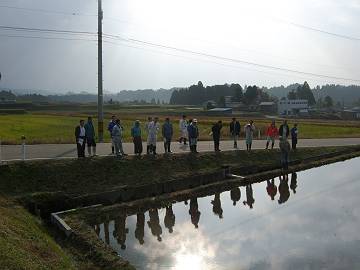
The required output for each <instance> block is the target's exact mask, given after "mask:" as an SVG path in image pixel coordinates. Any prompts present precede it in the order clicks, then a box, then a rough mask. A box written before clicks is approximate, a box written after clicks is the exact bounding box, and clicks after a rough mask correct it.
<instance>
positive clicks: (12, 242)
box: [0, 195, 76, 270]
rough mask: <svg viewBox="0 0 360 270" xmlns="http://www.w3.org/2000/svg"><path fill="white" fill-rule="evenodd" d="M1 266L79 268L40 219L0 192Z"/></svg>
mask: <svg viewBox="0 0 360 270" xmlns="http://www.w3.org/2000/svg"><path fill="white" fill-rule="evenodd" d="M0 216H1V218H0V268H1V269H9V270H10V269H14V270H18V269H44V270H45V269H76V267H75V266H74V265H73V264H72V261H71V258H70V257H69V256H68V255H66V254H65V253H64V251H63V250H62V249H61V248H60V246H59V245H58V244H56V243H55V241H54V239H53V238H51V237H50V236H49V235H48V233H47V231H46V230H45V229H44V227H43V226H42V225H41V223H40V221H39V220H37V219H36V218H35V217H33V216H32V215H31V214H30V213H29V212H27V211H26V210H25V209H24V208H22V207H21V206H19V205H18V204H17V203H15V202H14V201H13V200H11V199H7V198H6V197H3V196H1V195H0Z"/></svg>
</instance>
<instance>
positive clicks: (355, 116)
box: [341, 107, 360, 120]
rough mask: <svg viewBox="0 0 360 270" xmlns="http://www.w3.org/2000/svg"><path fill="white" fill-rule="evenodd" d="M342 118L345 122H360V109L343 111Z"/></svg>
mask: <svg viewBox="0 0 360 270" xmlns="http://www.w3.org/2000/svg"><path fill="white" fill-rule="evenodd" d="M341 118H342V119H345V120H360V107H355V108H352V109H350V110H343V111H342V112H341Z"/></svg>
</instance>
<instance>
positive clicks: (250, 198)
mask: <svg viewBox="0 0 360 270" xmlns="http://www.w3.org/2000/svg"><path fill="white" fill-rule="evenodd" d="M243 203H244V205H248V206H249V207H250V209H252V208H253V204H254V203H255V199H254V193H253V189H252V186H251V185H247V186H246V201H244V202H243Z"/></svg>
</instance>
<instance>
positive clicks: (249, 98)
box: [244, 85, 258, 105]
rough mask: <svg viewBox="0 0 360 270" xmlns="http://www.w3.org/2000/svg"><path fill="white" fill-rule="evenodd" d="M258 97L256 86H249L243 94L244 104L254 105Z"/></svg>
mask: <svg viewBox="0 0 360 270" xmlns="http://www.w3.org/2000/svg"><path fill="white" fill-rule="evenodd" d="M257 96H258V88H257V86H256V85H254V86H249V87H248V88H247V89H246V92H245V94H244V99H245V103H246V104H248V105H250V104H254V103H255V101H256V98H257Z"/></svg>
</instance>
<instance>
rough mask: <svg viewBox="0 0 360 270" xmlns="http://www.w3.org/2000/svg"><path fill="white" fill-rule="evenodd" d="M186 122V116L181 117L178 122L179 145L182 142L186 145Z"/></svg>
mask: <svg viewBox="0 0 360 270" xmlns="http://www.w3.org/2000/svg"><path fill="white" fill-rule="evenodd" d="M187 128H188V121H187V120H186V115H183V116H182V118H181V119H180V121H179V130H180V139H179V143H182V142H184V145H187V143H186V139H187V138H188V131H187Z"/></svg>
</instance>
